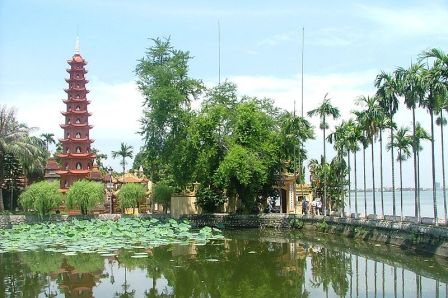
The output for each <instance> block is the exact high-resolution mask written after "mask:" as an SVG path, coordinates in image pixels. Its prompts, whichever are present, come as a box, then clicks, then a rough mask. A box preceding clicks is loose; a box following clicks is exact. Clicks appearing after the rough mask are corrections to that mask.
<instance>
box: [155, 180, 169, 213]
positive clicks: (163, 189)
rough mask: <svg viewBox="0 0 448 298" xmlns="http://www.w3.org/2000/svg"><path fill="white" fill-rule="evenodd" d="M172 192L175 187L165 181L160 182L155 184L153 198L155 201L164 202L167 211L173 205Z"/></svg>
mask: <svg viewBox="0 0 448 298" xmlns="http://www.w3.org/2000/svg"><path fill="white" fill-rule="evenodd" d="M172 194H173V189H172V188H171V186H169V185H168V184H166V183H165V182H159V183H157V184H156V185H154V186H153V189H152V199H153V200H154V202H156V203H160V204H162V205H163V206H164V209H165V211H166V210H167V208H169V206H170V205H171V195H172Z"/></svg>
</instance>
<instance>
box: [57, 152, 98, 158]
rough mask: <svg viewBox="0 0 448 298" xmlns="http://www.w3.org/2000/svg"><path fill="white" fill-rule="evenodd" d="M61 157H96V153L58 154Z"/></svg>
mask: <svg viewBox="0 0 448 298" xmlns="http://www.w3.org/2000/svg"><path fill="white" fill-rule="evenodd" d="M58 156H59V157H60V158H95V157H96V155H95V154H93V153H60V154H58Z"/></svg>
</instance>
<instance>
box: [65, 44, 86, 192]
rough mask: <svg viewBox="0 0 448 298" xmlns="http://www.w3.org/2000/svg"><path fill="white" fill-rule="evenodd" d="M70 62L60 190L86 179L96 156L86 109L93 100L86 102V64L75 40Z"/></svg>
mask: <svg viewBox="0 0 448 298" xmlns="http://www.w3.org/2000/svg"><path fill="white" fill-rule="evenodd" d="M67 63H68V64H69V65H70V68H68V69H67V72H68V73H69V78H67V79H65V80H66V81H67V83H68V89H65V90H64V91H65V92H66V93H67V99H66V100H64V103H65V104H66V109H65V111H64V112H62V115H64V120H65V123H64V124H61V127H62V128H63V129H64V137H63V138H62V139H60V142H61V144H62V146H63V148H62V153H61V154H59V157H60V159H61V170H60V171H59V172H58V174H59V175H60V176H61V189H62V190H63V191H66V190H67V189H68V188H69V187H70V186H71V185H72V184H73V182H75V181H77V180H80V179H83V178H86V177H87V176H88V175H89V172H90V169H91V168H92V164H93V158H94V157H95V155H94V154H92V153H91V151H90V144H91V143H93V140H91V139H90V136H89V131H90V129H91V128H92V125H89V116H91V113H89V112H88V109H87V106H88V105H89V104H90V101H88V100H87V93H89V91H88V90H87V89H86V84H87V83H88V82H89V81H88V80H86V78H85V74H86V73H87V70H86V69H85V65H86V64H87V62H86V61H85V60H84V58H82V57H81V55H80V53H79V40H77V41H76V48H75V54H74V55H73V57H72V59H70V60H68V61H67Z"/></svg>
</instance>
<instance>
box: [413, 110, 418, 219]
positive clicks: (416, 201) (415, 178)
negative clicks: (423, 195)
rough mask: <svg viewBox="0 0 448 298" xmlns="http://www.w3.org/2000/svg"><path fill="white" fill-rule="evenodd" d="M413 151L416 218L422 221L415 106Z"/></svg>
mask: <svg viewBox="0 0 448 298" xmlns="http://www.w3.org/2000/svg"><path fill="white" fill-rule="evenodd" d="M412 136H413V139H412V140H413V142H412V153H413V155H414V203H415V207H414V210H415V218H416V219H417V222H418V223H419V222H420V198H419V197H418V182H417V144H416V141H415V107H413V108H412Z"/></svg>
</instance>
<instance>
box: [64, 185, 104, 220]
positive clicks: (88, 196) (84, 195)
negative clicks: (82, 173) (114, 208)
mask: <svg viewBox="0 0 448 298" xmlns="http://www.w3.org/2000/svg"><path fill="white" fill-rule="evenodd" d="M103 201H104V187H103V185H102V184H101V183H98V182H93V181H87V180H80V181H76V182H75V183H73V185H72V186H71V187H70V189H69V190H68V192H67V197H66V204H67V207H68V208H70V209H73V208H79V209H81V214H83V215H86V214H87V212H88V211H90V210H92V209H93V208H94V207H95V206H97V205H98V204H99V203H101V202H103Z"/></svg>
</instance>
